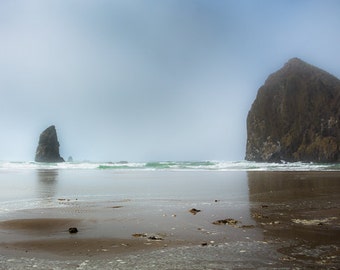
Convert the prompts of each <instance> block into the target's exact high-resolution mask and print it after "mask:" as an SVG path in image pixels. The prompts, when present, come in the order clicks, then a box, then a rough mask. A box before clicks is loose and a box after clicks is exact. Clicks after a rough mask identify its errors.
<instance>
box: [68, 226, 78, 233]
mask: <svg viewBox="0 0 340 270" xmlns="http://www.w3.org/2000/svg"><path fill="white" fill-rule="evenodd" d="M68 232H69V233H71V234H72V233H77V232H78V229H77V228H76V227H71V228H69V229H68Z"/></svg>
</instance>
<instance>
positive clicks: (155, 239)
mask: <svg viewBox="0 0 340 270" xmlns="http://www.w3.org/2000/svg"><path fill="white" fill-rule="evenodd" d="M148 239H149V240H154V241H162V240H164V239H163V238H162V237H160V236H156V235H152V236H149V237H148Z"/></svg>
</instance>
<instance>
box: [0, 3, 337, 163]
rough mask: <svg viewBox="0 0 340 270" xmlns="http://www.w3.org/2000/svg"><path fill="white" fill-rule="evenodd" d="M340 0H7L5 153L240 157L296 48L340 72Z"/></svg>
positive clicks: (1, 143)
mask: <svg viewBox="0 0 340 270" xmlns="http://www.w3.org/2000/svg"><path fill="white" fill-rule="evenodd" d="M339 14H340V1H330V0H319V1H313V0H300V1H289V0H287V1H279V0H278V1H271V0H267V1H266V0H262V1H261V0H259V1H231V0H230V1H227V0H226V1H219V0H215V1H203V0H202V1H201V0H187V1H182V0H172V1H167V0H164V1H159V0H143V1H139V0H134V1H133V0H121V1H119V0H116V1H105V0H93V1H80V0H79V1H76V0H59V1H54V0H50V1H44V0H40V1H39V0H36V1H34V0H33V1H24V0H23V1H15V0H10V1H9V0H8V1H5V0H3V1H0V91H1V99H0V110H1V111H0V112H1V113H0V122H1V133H0V160H12V161H25V160H27V161H29V160H33V159H34V155H35V150H36V147H37V144H38V139H39V135H40V133H41V132H42V131H43V130H44V129H45V128H47V127H48V126H50V125H52V124H54V125H55V126H56V128H57V132H58V137H59V141H60V144H61V148H60V152H61V155H62V156H63V157H64V158H66V159H67V157H68V156H70V155H71V156H73V158H74V160H92V161H119V160H128V161H152V160H242V159H243V158H244V155H245V144H246V117H247V113H248V111H249V109H250V106H251V104H252V102H253V100H254V99H255V97H256V93H257V90H258V88H259V87H260V86H261V85H262V84H263V83H264V81H265V79H266V78H267V76H268V75H269V74H270V73H272V72H274V71H276V70H277V69H279V68H281V67H282V66H283V64H284V63H285V62H287V61H288V60H289V59H290V58H292V57H299V58H301V59H302V60H304V61H306V62H308V63H310V64H313V65H316V66H318V67H320V68H322V69H325V70H326V71H328V72H330V73H332V74H333V75H335V76H337V77H339V75H340V54H339V44H340V35H339V29H340V16H339Z"/></svg>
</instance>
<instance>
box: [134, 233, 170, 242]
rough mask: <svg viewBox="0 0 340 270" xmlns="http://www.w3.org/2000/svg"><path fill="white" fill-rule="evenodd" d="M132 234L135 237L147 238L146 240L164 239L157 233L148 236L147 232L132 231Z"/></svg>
mask: <svg viewBox="0 0 340 270" xmlns="http://www.w3.org/2000/svg"><path fill="white" fill-rule="evenodd" d="M132 236H133V237H136V238H147V239H148V240H153V241H162V240H164V239H163V237H161V236H159V235H150V236H149V237H148V234H146V233H134V234H133V235H132Z"/></svg>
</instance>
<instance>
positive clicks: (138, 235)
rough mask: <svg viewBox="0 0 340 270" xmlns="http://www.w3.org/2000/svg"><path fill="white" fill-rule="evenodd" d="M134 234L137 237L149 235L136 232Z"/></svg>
mask: <svg viewBox="0 0 340 270" xmlns="http://www.w3.org/2000/svg"><path fill="white" fill-rule="evenodd" d="M132 236H133V237H136V238H140V237H147V236H148V235H147V234H146V233H134V234H133V235H132Z"/></svg>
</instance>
